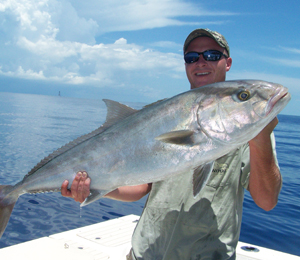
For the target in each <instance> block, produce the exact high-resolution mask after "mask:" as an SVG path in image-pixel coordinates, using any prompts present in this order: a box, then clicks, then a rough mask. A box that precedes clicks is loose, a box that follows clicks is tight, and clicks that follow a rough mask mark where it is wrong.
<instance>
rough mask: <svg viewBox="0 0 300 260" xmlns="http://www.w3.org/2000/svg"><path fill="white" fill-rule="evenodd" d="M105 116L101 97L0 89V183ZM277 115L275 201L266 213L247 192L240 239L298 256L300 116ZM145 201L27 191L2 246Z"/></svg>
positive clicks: (127, 210) (135, 208)
mask: <svg viewBox="0 0 300 260" xmlns="http://www.w3.org/2000/svg"><path fill="white" fill-rule="evenodd" d="M103 98H105V97H103ZM127 104H128V105H130V106H132V107H134V108H140V107H142V105H143V104H141V103H127ZM105 118H106V107H105V104H104V103H103V102H102V101H101V100H100V99H99V100H91V99H76V98H66V97H60V96H42V95H29V94H14V93H0V184H1V185H4V184H11V185H12V184H15V183H17V182H19V181H20V180H21V179H22V178H23V176H24V175H25V174H26V173H27V172H28V171H29V170H30V169H31V168H33V167H34V166H35V165H36V164H37V163H38V162H39V161H40V160H41V159H42V158H44V157H45V156H47V155H48V154H49V153H51V152H52V151H54V150H55V149H57V148H59V147H61V146H62V145H64V144H65V143H67V142H69V141H71V140H73V139H75V138H77V137H78V136H80V135H82V134H86V133H89V132H91V131H92V130H94V129H96V128H98V127H99V126H100V125H101V124H102V123H103V122H104V121H105ZM278 118H279V124H278V126H277V127H276V129H275V137H276V145H277V157H278V161H279V166H280V169H281V173H282V176H283V187H282V191H281V193H280V196H279V201H278V205H277V206H276V207H275V208H274V209H273V210H271V211H270V212H265V211H263V210H261V209H260V208H259V207H257V206H256V205H255V203H254V202H253V201H252V199H251V197H250V195H249V192H247V191H246V193H245V200H244V211H243V222H242V230H241V235H240V241H243V242H246V243H251V244H254V245H259V246H263V247H267V248H271V249H275V250H279V251H282V252H286V253H290V254H295V255H298V256H300V160H299V156H300V128H299V125H300V117H298V116H291V115H279V116H278ZM145 201H146V198H143V199H141V200H139V201H137V202H132V203H125V202H119V201H114V200H109V199H101V200H98V201H96V202H94V203H92V204H90V205H88V206H86V207H83V208H80V207H79V203H76V202H74V201H73V200H72V199H70V198H64V197H62V196H61V195H60V193H44V194H36V195H30V194H25V195H23V196H21V197H20V198H19V200H18V202H17V203H16V205H15V208H14V210H13V213H12V215H11V218H10V221H9V223H8V226H7V228H6V231H5V233H4V235H3V236H2V238H1V239H0V248H3V247H7V246H10V245H14V244H17V243H21V242H25V241H28V240H32V239H36V238H39V237H44V236H49V235H51V234H54V233H58V232H63V231H66V230H70V229H74V228H78V227H82V226H86V225H90V224H94V223H98V222H101V221H105V220H108V219H113V218H117V217H121V216H124V215H128V214H136V215H140V214H141V213H142V210H143V207H144V204H145Z"/></svg>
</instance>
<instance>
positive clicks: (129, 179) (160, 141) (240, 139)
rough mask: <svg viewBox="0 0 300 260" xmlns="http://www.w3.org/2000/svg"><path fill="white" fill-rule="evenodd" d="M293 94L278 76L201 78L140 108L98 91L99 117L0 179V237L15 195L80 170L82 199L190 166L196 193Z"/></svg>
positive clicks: (52, 188) (54, 187)
mask: <svg viewBox="0 0 300 260" xmlns="http://www.w3.org/2000/svg"><path fill="white" fill-rule="evenodd" d="M290 99H291V96H290V93H289V92H288V89H287V88H286V87H284V86H282V85H280V84H276V83H271V82H266V81H259V80H234V81H224V82H219V83H214V84H210V85H206V86H203V87H200V88H196V89H193V90H189V91H186V92H183V93H180V94H178V95H176V96H174V97H171V98H168V99H164V100H162V101H159V102H156V103H153V104H150V105H147V106H145V107H143V108H142V109H140V110H137V109H133V108H131V107H129V106H126V105H124V104H121V103H119V102H116V101H112V100H108V99H104V100H103V101H104V102H105V104H106V106H107V116H106V121H105V123H104V124H103V125H102V126H101V127H99V128H98V129H96V130H94V131H93V132H91V133H89V134H86V135H83V136H81V137H79V138H77V139H75V140H74V141H72V142H70V143H68V144H66V145H64V146H63V147H61V148H59V149H58V150H56V151H54V152H53V153H51V154H50V155H49V156H47V157H46V158H44V159H43V160H41V161H40V162H39V163H38V164H37V165H36V166H35V167H34V168H33V169H32V170H31V171H29V172H28V174H26V175H25V177H24V178H23V180H21V181H20V182H19V183H17V184H15V185H1V186H0V237H1V236H2V234H3V233H4V231H5V228H6V225H7V223H8V221H9V218H10V215H11V213H12V211H13V208H14V205H15V203H16V202H17V200H18V198H19V196H21V195H23V194H25V193H30V194H36V193H42V192H58V191H60V187H61V184H62V183H63V181H64V180H68V181H69V183H70V184H71V183H72V181H73V179H74V178H75V175H76V173H77V172H78V171H83V170H84V171H86V172H88V174H89V177H90V178H91V185H90V191H91V193H90V195H89V196H88V198H87V199H86V200H85V201H84V202H83V203H82V204H81V206H85V205H88V204H90V203H92V202H94V201H96V200H98V199H100V198H101V197H103V196H104V195H105V194H107V193H109V192H110V191H112V190H115V189H116V188H118V187H121V186H129V185H139V184H144V183H153V182H158V181H162V180H165V179H167V178H170V177H172V176H175V175H179V174H182V173H184V172H187V171H191V174H193V183H191V188H192V189H193V194H194V196H195V197H196V196H197V195H198V194H199V192H200V191H201V189H202V187H203V186H204V185H205V183H206V180H207V179H208V178H209V176H210V173H211V171H212V169H213V165H214V161H215V160H216V159H218V158H220V157H221V156H223V155H225V154H227V153H229V152H230V151H232V150H234V149H237V148H238V147H240V146H241V145H243V144H245V143H247V142H248V141H249V140H251V139H252V138H254V137H255V136H256V135H257V134H258V133H259V132H260V131H261V130H262V129H263V128H264V127H265V126H266V125H267V124H268V123H269V122H270V121H271V120H272V119H273V118H274V117H276V115H277V114H278V113H279V112H280V111H281V110H282V109H283V108H284V107H285V106H286V105H287V103H288V102H289V100H290Z"/></svg>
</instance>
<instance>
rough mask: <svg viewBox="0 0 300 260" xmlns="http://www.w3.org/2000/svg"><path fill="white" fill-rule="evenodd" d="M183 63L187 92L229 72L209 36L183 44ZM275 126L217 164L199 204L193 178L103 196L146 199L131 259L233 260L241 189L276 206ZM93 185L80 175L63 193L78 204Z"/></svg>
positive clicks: (224, 50) (221, 42)
mask: <svg viewBox="0 0 300 260" xmlns="http://www.w3.org/2000/svg"><path fill="white" fill-rule="evenodd" d="M184 58H185V62H186V63H185V68H186V74H187V78H188V80H189V82H190V84H191V89H193V88H199V87H202V86H204V85H207V84H211V83H214V82H220V81H224V80H225V77H226V72H227V71H229V70H230V68H231V64H232V59H231V57H230V49H229V46H228V43H227V41H226V40H225V38H224V37H223V36H222V35H221V34H219V33H217V32H214V31H210V30H208V29H197V30H195V31H193V32H191V33H190V35H189V36H188V37H187V39H186V41H185V43H184ZM277 122H278V121H277V118H275V119H274V120H273V121H272V122H271V123H270V124H269V125H268V126H266V127H265V129H263V130H262V131H261V132H260V133H259V134H258V135H257V136H256V137H255V138H254V139H252V140H251V141H250V142H249V143H248V144H244V145H243V146H241V147H240V148H238V149H237V150H234V151H232V152H230V153H229V154H227V155H225V156H223V157H221V158H219V159H218V160H216V162H215V164H214V169H213V172H212V175H211V177H210V178H209V180H208V182H207V184H206V186H205V187H204V188H203V189H202V191H201V192H200V193H199V194H198V195H197V197H196V198H194V197H193V193H192V188H191V183H192V174H191V173H190V172H187V173H186V174H182V175H180V176H176V177H173V178H171V179H168V180H165V181H161V182H157V183H153V184H143V185H138V186H132V187H120V188H118V189H117V190H115V191H112V192H111V193H109V194H107V195H106V197H108V198H112V199H118V200H123V201H134V200H138V199H140V198H141V197H143V196H145V195H146V194H148V193H149V192H150V193H149V197H148V200H147V203H146V206H145V208H144V211H143V214H142V216H141V218H140V221H139V223H138V225H137V227H136V229H135V231H134V234H133V237H132V250H131V252H130V254H129V255H128V259H145V260H147V259H151V260H152V259H165V260H169V259H172V260H174V259H178V260H182V259H193V260H194V259H217V260H220V259H235V248H236V245H237V242H238V239H239V233H240V227H241V219H242V205H243V199H244V188H246V189H248V190H249V191H250V194H251V196H252V198H253V200H254V201H255V203H256V204H257V205H258V206H259V207H261V208H263V209H265V210H271V209H272V208H273V207H274V206H275V205H276V204H277V199H278V195H279V192H280V188H281V175H280V172H279V169H278V166H277V159H276V153H275V149H274V140H273V137H272V135H271V133H272V131H273V129H274V127H275V126H276V124H277ZM272 143H273V144H272ZM250 169H251V174H250ZM90 181H91V180H90V179H89V178H88V177H87V174H86V173H85V172H80V173H79V174H78V175H77V176H76V178H75V180H74V181H73V183H72V187H71V191H69V190H67V185H68V182H67V181H65V182H64V183H63V185H62V195H64V196H67V197H73V198H74V199H75V200H76V201H80V202H82V201H83V200H84V199H85V198H86V197H87V196H88V195H89V184H90Z"/></svg>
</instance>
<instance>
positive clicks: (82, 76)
mask: <svg viewBox="0 0 300 260" xmlns="http://www.w3.org/2000/svg"><path fill="white" fill-rule="evenodd" d="M299 13H300V5H299V1H297V0H287V1H281V0H272V1H271V0H264V1H262V0H244V1H240V0H232V1H231V0H228V1H226V0H222V1H221V0H211V1H202V0H190V1H183V0H127V1H125V0H109V1H107V0H85V1H82V0H1V2H0V91H1V92H16V93H30V94H43V95H58V93H59V92H60V94H61V95H62V96H66V97H76V98H93V99H103V98H110V99H114V100H117V101H120V102H130V101H131V102H137V101H138V102H145V103H149V102H154V101H156V100H158V99H162V98H166V97H171V96H174V95H176V94H178V93H181V92H183V91H186V90H188V89H189V83H188V81H187V78H186V74H185V69H184V61H183V55H182V46H183V42H184V41H185V39H186V37H187V35H188V34H189V33H190V32H191V31H192V30H194V29H196V28H209V29H212V30H216V31H218V32H220V33H222V34H223V35H224V36H225V37H226V39H227V41H228V43H229V46H230V50H231V57H232V59H233V64H232V67H231V70H230V71H229V72H228V73H227V80H234V79H259V80H266V81H271V82H276V83H280V84H282V85H284V86H286V87H288V88H289V92H290V93H291V95H292V100H291V101H290V103H289V104H288V106H287V107H286V108H285V109H284V110H283V111H282V113H283V114H290V115H300V33H299V25H300V16H299Z"/></svg>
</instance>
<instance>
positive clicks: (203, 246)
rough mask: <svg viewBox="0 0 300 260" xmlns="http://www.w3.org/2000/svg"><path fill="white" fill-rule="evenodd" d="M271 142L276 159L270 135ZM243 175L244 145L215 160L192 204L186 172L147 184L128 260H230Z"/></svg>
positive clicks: (245, 166) (246, 152)
mask: <svg viewBox="0 0 300 260" xmlns="http://www.w3.org/2000/svg"><path fill="white" fill-rule="evenodd" d="M272 139H273V140H272V142H273V147H274V149H273V152H274V155H275V158H276V152H275V141H274V136H273V134H272ZM249 173H250V155H249V145H248V144H245V145H243V146H241V147H240V148H239V149H237V150H235V151H232V152H230V153H229V154H227V155H225V156H223V157H221V158H219V159H218V160H216V162H215V164H214V169H213V172H212V174H211V176H210V178H209V180H208V182H207V183H206V185H205V187H204V188H203V189H202V190H201V192H200V193H199V194H198V195H197V196H196V197H195V198H194V196H193V189H192V173H191V172H187V173H185V174H181V175H179V176H175V177H173V178H170V179H168V180H164V181H161V182H157V183H153V184H152V189H151V192H150V194H149V197H148V200H147V203H146V206H145V208H144V211H143V214H142V216H141V218H140V220H139V223H138V225H137V227H136V229H135V231H134V233H133V237H132V249H133V250H132V258H133V259H144V260H154V259H155V260H162V259H164V260H177V259H178V260H184V259H189V260H190V259H191V260H196V259H199V260H200V259H201V260H204V259H207V260H212V259H216V260H221V259H229V258H230V257H232V258H231V259H235V257H234V255H235V248H236V245H237V242H238V239H239V234H240V228H241V221H242V206H243V200H244V188H247V187H248V184H249Z"/></svg>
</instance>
